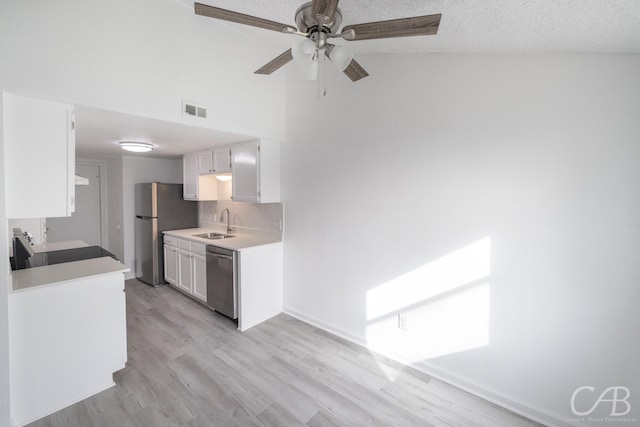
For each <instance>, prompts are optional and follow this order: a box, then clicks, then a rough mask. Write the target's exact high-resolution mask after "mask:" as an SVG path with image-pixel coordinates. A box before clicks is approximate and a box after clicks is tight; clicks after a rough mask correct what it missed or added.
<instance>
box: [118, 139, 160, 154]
mask: <svg viewBox="0 0 640 427" xmlns="http://www.w3.org/2000/svg"><path fill="white" fill-rule="evenodd" d="M119 144H120V148H122V149H123V150H127V151H133V152H134V153H146V152H147V151H151V150H153V145H152V144H149V143H147V142H127V141H123V142H120V143H119Z"/></svg>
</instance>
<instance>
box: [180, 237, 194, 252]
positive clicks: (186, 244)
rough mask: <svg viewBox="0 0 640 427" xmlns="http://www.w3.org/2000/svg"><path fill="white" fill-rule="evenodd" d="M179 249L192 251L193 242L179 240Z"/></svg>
mask: <svg viewBox="0 0 640 427" xmlns="http://www.w3.org/2000/svg"><path fill="white" fill-rule="evenodd" d="M178 247H179V248H180V249H185V250H187V251H190V250H191V242H190V241H188V240H182V239H178Z"/></svg>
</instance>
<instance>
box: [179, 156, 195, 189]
mask: <svg viewBox="0 0 640 427" xmlns="http://www.w3.org/2000/svg"><path fill="white" fill-rule="evenodd" d="M182 163H183V164H182V174H183V177H182V178H183V181H182V183H183V184H182V196H183V198H184V199H185V200H198V154H197V153H191V154H185V155H184V157H183V158H182Z"/></svg>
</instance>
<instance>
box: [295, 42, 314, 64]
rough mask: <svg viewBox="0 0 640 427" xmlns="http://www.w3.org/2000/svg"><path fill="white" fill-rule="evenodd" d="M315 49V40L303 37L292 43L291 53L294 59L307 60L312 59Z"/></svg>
mask: <svg viewBox="0 0 640 427" xmlns="http://www.w3.org/2000/svg"><path fill="white" fill-rule="evenodd" d="M315 51H316V44H315V42H314V41H313V40H310V39H304V40H300V41H299V42H298V43H296V44H294V45H293V47H292V48H291V55H292V56H293V59H294V60H296V61H302V62H308V61H311V60H312V59H313V54H314V53H315Z"/></svg>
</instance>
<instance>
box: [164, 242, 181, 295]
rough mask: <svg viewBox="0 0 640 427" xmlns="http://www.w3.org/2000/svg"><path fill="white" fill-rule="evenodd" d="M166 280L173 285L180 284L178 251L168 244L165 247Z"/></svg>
mask: <svg viewBox="0 0 640 427" xmlns="http://www.w3.org/2000/svg"><path fill="white" fill-rule="evenodd" d="M164 280H166V281H167V283H171V284H172V285H176V284H177V283H178V249H177V248H176V247H175V246H171V245H168V244H165V245H164Z"/></svg>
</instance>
